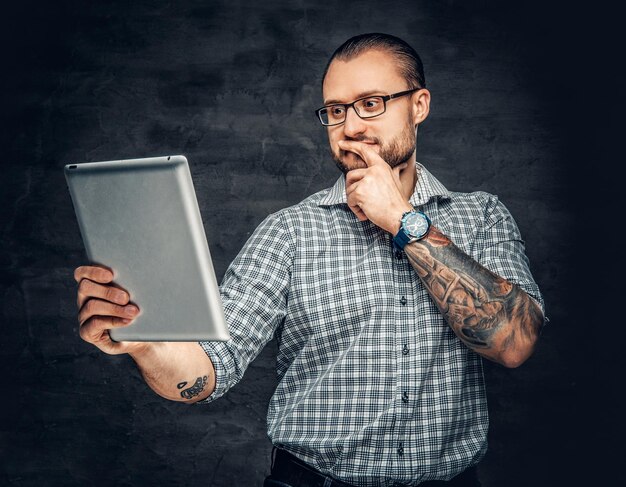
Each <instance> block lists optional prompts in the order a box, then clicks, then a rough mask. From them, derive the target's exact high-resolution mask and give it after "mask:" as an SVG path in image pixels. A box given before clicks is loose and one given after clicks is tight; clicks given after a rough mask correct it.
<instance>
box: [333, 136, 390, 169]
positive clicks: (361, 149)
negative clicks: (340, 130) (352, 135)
mask: <svg viewBox="0 0 626 487" xmlns="http://www.w3.org/2000/svg"><path fill="white" fill-rule="evenodd" d="M337 145H339V148H340V149H341V150H344V151H348V152H354V153H355V154H356V155H358V156H359V157H360V158H361V159H363V160H364V161H365V164H367V167H372V166H375V165H378V164H387V163H386V162H385V160H384V159H383V158H382V157H380V156H379V155H378V153H377V152H376V151H375V150H374V149H373V148H372V145H371V144H366V143H364V142H358V141H356V140H340V141H339V142H338V143H337Z"/></svg>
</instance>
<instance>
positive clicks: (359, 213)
mask: <svg viewBox="0 0 626 487" xmlns="http://www.w3.org/2000/svg"><path fill="white" fill-rule="evenodd" d="M350 209H351V210H352V213H354V214H355V215H356V217H357V219H358V220H359V221H362V222H364V221H365V220H367V215H366V214H365V213H364V212H363V210H361V208H360V207H359V206H350Z"/></svg>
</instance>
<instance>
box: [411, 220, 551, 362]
mask: <svg viewBox="0 0 626 487" xmlns="http://www.w3.org/2000/svg"><path fill="white" fill-rule="evenodd" d="M405 251H406V254H407V256H408V258H409V261H410V262H411V265H412V266H413V267H414V268H415V270H416V272H417V273H418V275H419V277H420V278H421V280H422V282H423V283H424V286H426V289H427V290H428V292H429V294H430V295H431V297H432V298H433V300H434V301H435V304H436V305H437V307H438V308H439V310H440V311H441V313H442V314H443V315H444V317H445V319H446V321H447V322H448V324H449V325H450V326H451V327H452V329H453V330H454V332H455V333H456V334H457V336H458V337H459V338H460V339H461V340H463V341H464V342H465V343H466V344H467V345H468V346H469V347H470V348H473V349H488V348H491V347H493V346H494V345H497V346H498V348H499V349H501V350H504V349H506V348H510V347H513V346H514V344H515V342H516V340H518V339H521V340H524V341H526V340H528V341H531V340H533V339H534V337H535V336H536V335H537V331H538V330H537V328H538V325H537V324H538V323H542V322H543V320H542V317H541V310H540V309H539V307H538V306H537V305H536V304H535V303H533V302H532V301H531V299H530V298H529V297H528V295H526V293H524V292H523V291H522V290H521V289H520V288H519V286H516V285H514V284H511V283H510V282H508V281H507V280H506V279H503V278H501V277H500V276H497V275H496V274H494V273H493V272H490V271H489V270H487V269H485V268H484V267H482V266H481V265H480V264H478V262H476V261H475V260H473V259H472V258H471V257H469V256H468V255H467V254H465V253H464V252H463V251H461V250H460V249H459V248H458V247H457V246H456V245H454V244H453V243H452V241H451V240H450V239H449V238H448V237H447V236H445V235H444V234H443V233H441V231H439V230H438V229H437V228H435V227H431V229H430V231H429V233H428V237H427V238H426V239H424V240H421V241H419V242H416V243H414V244H410V245H407V246H406V247H405ZM506 323H516V324H519V326H506V327H505V326H503V325H504V324H506Z"/></svg>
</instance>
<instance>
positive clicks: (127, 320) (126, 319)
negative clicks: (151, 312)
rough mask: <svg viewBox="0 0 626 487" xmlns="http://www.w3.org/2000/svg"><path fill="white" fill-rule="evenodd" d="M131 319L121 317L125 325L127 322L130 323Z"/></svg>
mask: <svg viewBox="0 0 626 487" xmlns="http://www.w3.org/2000/svg"><path fill="white" fill-rule="evenodd" d="M131 321H133V320H129V319H128V318H122V323H124V324H125V325H128V323H130V322H131Z"/></svg>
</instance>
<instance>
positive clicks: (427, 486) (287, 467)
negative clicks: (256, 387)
mask: <svg viewBox="0 0 626 487" xmlns="http://www.w3.org/2000/svg"><path fill="white" fill-rule="evenodd" d="M419 485H420V487H436V486H441V487H480V482H479V480H478V476H477V474H476V467H471V468H468V469H467V470H465V471H464V472H461V473H460V474H459V475H457V476H456V477H454V478H453V479H452V480H448V481H446V480H429V481H426V482H422V483H421V484H419ZM263 487H355V486H352V485H350V484H346V483H345V482H341V481H339V480H336V479H333V478H332V477H328V476H326V475H324V474H322V473H321V472H318V471H317V470H315V469H314V468H312V467H310V466H309V465H307V464H306V463H304V462H303V461H302V460H300V459H299V458H297V457H295V456H293V455H291V454H290V453H288V452H286V451H285V450H281V449H280V448H274V450H273V451H272V470H271V474H270V476H269V477H267V478H266V479H265V482H264V483H263Z"/></svg>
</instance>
